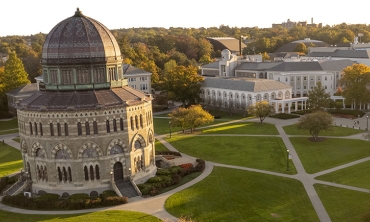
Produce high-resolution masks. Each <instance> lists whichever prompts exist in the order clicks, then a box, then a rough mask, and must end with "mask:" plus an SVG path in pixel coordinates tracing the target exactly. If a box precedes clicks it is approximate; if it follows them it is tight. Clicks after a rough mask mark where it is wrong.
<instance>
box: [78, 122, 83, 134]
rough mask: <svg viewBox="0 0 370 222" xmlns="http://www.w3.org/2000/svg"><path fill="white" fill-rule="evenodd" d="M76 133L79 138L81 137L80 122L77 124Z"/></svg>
mask: <svg viewBox="0 0 370 222" xmlns="http://www.w3.org/2000/svg"><path fill="white" fill-rule="evenodd" d="M77 133H78V135H79V136H81V135H82V127H81V123H80V122H78V123H77Z"/></svg>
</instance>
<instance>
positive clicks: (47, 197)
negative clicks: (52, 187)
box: [36, 193, 60, 200]
mask: <svg viewBox="0 0 370 222" xmlns="http://www.w3.org/2000/svg"><path fill="white" fill-rule="evenodd" d="M59 197H60V196H59V194H56V193H46V194H43V195H41V196H39V197H37V198H36V199H37V200H58V199H59Z"/></svg>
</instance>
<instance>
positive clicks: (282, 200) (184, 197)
mask: <svg viewBox="0 0 370 222" xmlns="http://www.w3.org/2000/svg"><path fill="white" fill-rule="evenodd" d="M165 208H166V210H167V211H168V212H169V213H171V214H172V215H174V216H176V217H187V218H191V219H193V220H195V221H252V222H253V221H258V222H260V221H299V222H300V221H319V219H318V218H317V215H316V213H315V211H314V209H313V207H312V204H311V202H310V200H309V198H308V196H307V194H306V191H305V189H304V188H303V186H302V183H301V182H299V181H298V180H294V179H287V178H282V177H277V176H272V175H267V174H260V173H254V172H249V171H242V170H236V169H228V168H222V167H215V168H214V169H213V171H212V173H211V174H210V175H209V176H208V177H206V178H205V179H203V180H202V181H200V182H198V183H196V184H195V185H193V186H191V187H189V188H187V189H185V190H183V191H180V192H178V193H175V194H173V195H172V196H170V197H169V198H168V199H167V200H166V202H165Z"/></svg>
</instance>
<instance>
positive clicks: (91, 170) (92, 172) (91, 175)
mask: <svg viewBox="0 0 370 222" xmlns="http://www.w3.org/2000/svg"><path fill="white" fill-rule="evenodd" d="M94 177H95V175H94V167H93V166H90V180H94Z"/></svg>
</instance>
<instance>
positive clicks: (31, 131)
mask: <svg viewBox="0 0 370 222" xmlns="http://www.w3.org/2000/svg"><path fill="white" fill-rule="evenodd" d="M30 134H31V135H33V128H32V123H31V122H30Z"/></svg>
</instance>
